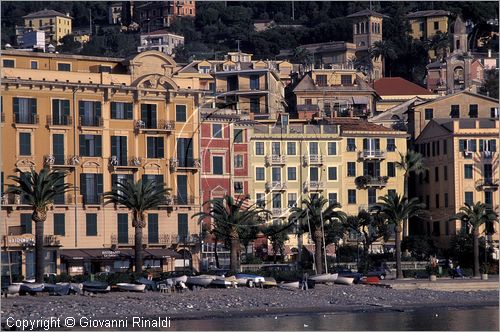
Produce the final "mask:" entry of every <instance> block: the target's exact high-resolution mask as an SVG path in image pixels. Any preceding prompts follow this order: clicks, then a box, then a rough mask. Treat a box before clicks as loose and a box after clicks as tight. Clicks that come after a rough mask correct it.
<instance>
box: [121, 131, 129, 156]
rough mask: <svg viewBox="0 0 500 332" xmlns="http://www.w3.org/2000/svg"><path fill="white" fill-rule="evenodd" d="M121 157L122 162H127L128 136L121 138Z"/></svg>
mask: <svg viewBox="0 0 500 332" xmlns="http://www.w3.org/2000/svg"><path fill="white" fill-rule="evenodd" d="M120 155H121V158H122V160H123V161H124V162H125V163H126V162H127V159H128V157H127V136H122V137H120Z"/></svg>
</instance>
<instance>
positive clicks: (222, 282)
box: [210, 277, 236, 288]
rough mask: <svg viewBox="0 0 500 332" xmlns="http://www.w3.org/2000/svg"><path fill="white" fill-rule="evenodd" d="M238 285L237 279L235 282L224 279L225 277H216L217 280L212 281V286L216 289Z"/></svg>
mask: <svg viewBox="0 0 500 332" xmlns="http://www.w3.org/2000/svg"><path fill="white" fill-rule="evenodd" d="M235 283H236V278H234V281H233V280H232V279H230V278H224V277H215V279H213V280H212V282H211V283H210V286H212V287H216V288H229V287H232V286H233V285H234V284H235Z"/></svg>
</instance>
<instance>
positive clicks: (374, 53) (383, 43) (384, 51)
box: [369, 40, 398, 76]
mask: <svg viewBox="0 0 500 332" xmlns="http://www.w3.org/2000/svg"><path fill="white" fill-rule="evenodd" d="M369 54H370V57H371V58H372V59H375V60H378V59H379V58H382V73H384V75H385V62H386V60H388V59H389V60H394V59H396V58H397V57H398V55H397V53H396V51H395V47H394V45H393V44H392V43H391V42H390V41H388V40H378V41H376V42H375V43H373V46H372V47H371V48H370V51H369ZM389 76H390V75H389Z"/></svg>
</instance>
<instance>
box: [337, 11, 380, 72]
mask: <svg viewBox="0 0 500 332" xmlns="http://www.w3.org/2000/svg"><path fill="white" fill-rule="evenodd" d="M347 17H349V18H352V19H353V23H352V34H353V35H352V40H353V43H354V44H355V45H356V57H357V58H359V57H363V56H368V52H369V50H370V48H371V47H372V46H373V44H374V43H375V42H377V41H381V40H382V23H383V20H384V18H386V17H388V16H387V15H383V14H380V13H377V12H376V11H373V10H371V9H364V10H362V11H359V12H357V13H354V14H351V15H348V16H347ZM371 76H372V78H373V79H377V78H380V77H382V76H383V73H382V59H380V58H378V59H377V60H375V59H373V60H372V75H371Z"/></svg>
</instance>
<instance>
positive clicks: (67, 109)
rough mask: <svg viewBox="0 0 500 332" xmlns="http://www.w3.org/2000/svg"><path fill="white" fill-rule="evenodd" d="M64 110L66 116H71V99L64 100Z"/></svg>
mask: <svg viewBox="0 0 500 332" xmlns="http://www.w3.org/2000/svg"><path fill="white" fill-rule="evenodd" d="M62 107H63V109H62V111H63V115H64V116H69V100H62Z"/></svg>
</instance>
